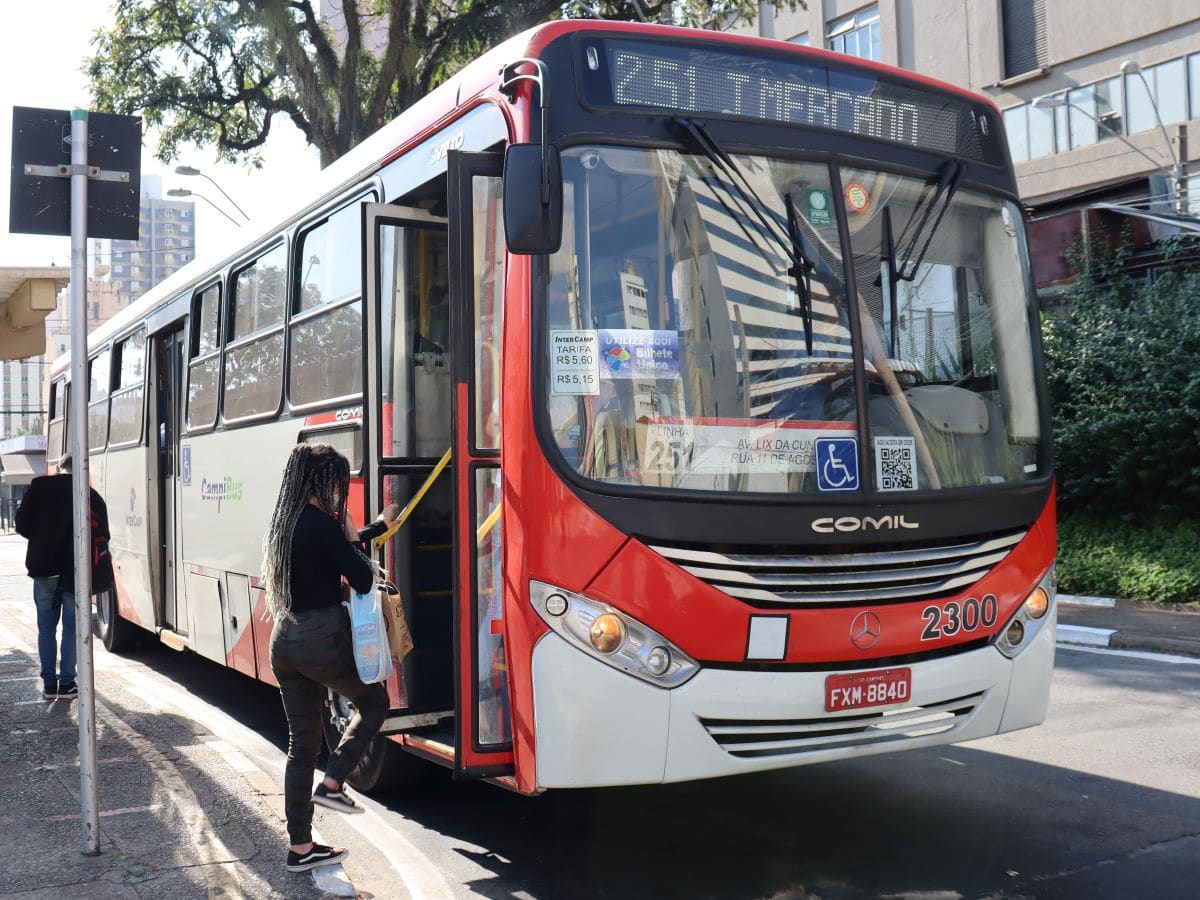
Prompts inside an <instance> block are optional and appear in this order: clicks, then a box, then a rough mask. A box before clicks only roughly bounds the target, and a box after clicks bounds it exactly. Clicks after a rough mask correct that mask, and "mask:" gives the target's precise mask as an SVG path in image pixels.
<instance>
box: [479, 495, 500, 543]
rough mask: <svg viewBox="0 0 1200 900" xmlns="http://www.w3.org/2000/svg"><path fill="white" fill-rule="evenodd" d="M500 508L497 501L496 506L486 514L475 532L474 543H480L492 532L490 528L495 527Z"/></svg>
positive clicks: (498, 519)
mask: <svg viewBox="0 0 1200 900" xmlns="http://www.w3.org/2000/svg"><path fill="white" fill-rule="evenodd" d="M501 508H502V507H501V506H500V504H499V503H497V504H496V508H495V509H493V510H492V511H491V513H489V514H488V517H487V518H486V519H484V520H483V524H482V525H480V526H479V529H478V530H477V531H476V532H475V543H476V544H482V543H483V542H484V541H485V540H487V536H488V535H489V534H491V533H492V529H493V528H495V527H496V523H497V522H499V521H500V510H501Z"/></svg>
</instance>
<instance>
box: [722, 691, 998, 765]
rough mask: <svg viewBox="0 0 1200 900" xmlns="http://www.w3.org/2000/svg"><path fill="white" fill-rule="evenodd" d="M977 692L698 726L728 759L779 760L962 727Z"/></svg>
mask: <svg viewBox="0 0 1200 900" xmlns="http://www.w3.org/2000/svg"><path fill="white" fill-rule="evenodd" d="M983 693H984V692H983V691H978V692H976V693H974V694H966V695H964V696H962V697H955V698H953V699H951V700H943V701H941V702H938V703H927V704H924V705H923V706H909V707H904V708H903V709H895V710H886V711H883V712H869V713H859V714H853V715H840V716H826V717H824V718H820V719H785V720H774V721H750V720H747V721H741V720H737V719H701V720H700V724H701V725H703V726H704V729H705V730H706V731H707V732H708V733H709V735H710V736H711V737H712V739H713V740H714V741H716V742H717V744H718V745H719V746H720V747H721V749H722V750H724V751H725V752H726V753H728V754H729V755H731V756H737V757H741V758H743V759H756V758H760V757H764V756H784V755H790V754H802V753H811V752H813V751H817V750H831V749H836V748H838V747H862V746H866V745H870V744H885V743H892V742H896V741H906V740H915V739H917V738H922V737H928V736H930V735H935V734H937V735H945V734H948V733H950V732H953V731H957V730H959V729H961V728H962V727H963V726H964V725H965V724H966V722H967V720H968V719H969V718H970V716H971V713H972V712H974V710H975V707H977V706H978V705H979V703H980V701H981V700H982V699H983Z"/></svg>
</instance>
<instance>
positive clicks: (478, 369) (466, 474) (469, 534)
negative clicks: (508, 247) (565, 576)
mask: <svg viewBox="0 0 1200 900" xmlns="http://www.w3.org/2000/svg"><path fill="white" fill-rule="evenodd" d="M500 163H501V157H500V155H499V154H494V153H462V152H452V153H451V154H450V158H449V181H450V184H449V187H450V197H451V205H450V210H451V254H452V257H453V258H454V259H455V260H457V261H458V265H456V266H454V267H453V268H452V271H451V305H452V310H453V312H452V315H451V325H452V332H453V333H452V336H451V340H452V341H453V343H454V346H455V347H456V348H458V349H459V350H460V352H461V353H462V358H461V359H460V360H459V361H458V362H457V363H456V365H455V370H454V371H455V403H456V410H455V413H456V421H457V423H458V429H457V431H456V433H455V435H454V447H455V450H454V452H455V467H454V477H455V492H456V496H457V497H458V498H459V500H460V505H459V507H458V510H457V512H458V514H457V516H456V518H455V541H454V546H455V551H456V560H455V563H456V573H457V579H456V601H457V610H456V612H457V623H456V633H457V640H458V645H457V652H458V657H459V663H458V671H459V695H458V697H457V705H456V708H457V716H456V723H457V724H456V728H457V734H456V737H455V771H456V772H458V773H459V774H460V775H466V776H488V775H504V774H510V773H511V772H512V765H513V753H512V710H511V706H510V702H511V701H510V694H509V681H508V665H507V655H506V645H505V617H504V583H505V578H504V569H503V565H504V556H503V525H502V518H503V503H502V491H501V486H502V484H503V475H502V460H501V453H500V448H501V421H502V407H501V397H502V390H501V385H502V383H503V377H502V373H503V368H502V359H501V345H502V342H501V334H502V330H503V325H504V261H505V251H504V234H503V231H504V229H503V214H502V213H503V210H502V207H501V197H502V194H503V191H502V185H501V179H500V169H501V165H500ZM464 426H465V427H464Z"/></svg>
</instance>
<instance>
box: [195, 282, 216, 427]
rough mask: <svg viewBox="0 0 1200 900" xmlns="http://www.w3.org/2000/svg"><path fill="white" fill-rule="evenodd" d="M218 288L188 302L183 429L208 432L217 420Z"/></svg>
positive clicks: (205, 291) (213, 287) (207, 290)
mask: <svg viewBox="0 0 1200 900" xmlns="http://www.w3.org/2000/svg"><path fill="white" fill-rule="evenodd" d="M220 326H221V286H220V285H219V284H214V285H212V286H211V287H209V288H207V289H206V290H204V291H203V292H201V293H199V294H197V295H196V297H195V299H194V300H193V301H192V333H191V346H190V348H189V352H188V356H189V361H188V388H187V427H188V430H189V431H196V430H198V429H202V428H211V427H212V426H213V423H215V422H216V420H217V380H218V378H219V377H220V374H221V327H220Z"/></svg>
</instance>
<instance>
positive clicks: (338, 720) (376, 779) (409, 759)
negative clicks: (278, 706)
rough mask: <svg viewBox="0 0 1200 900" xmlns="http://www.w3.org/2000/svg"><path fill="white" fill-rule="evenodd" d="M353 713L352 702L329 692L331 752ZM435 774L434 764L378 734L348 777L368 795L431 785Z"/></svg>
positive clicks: (327, 723)
mask: <svg viewBox="0 0 1200 900" xmlns="http://www.w3.org/2000/svg"><path fill="white" fill-rule="evenodd" d="M353 711H354V706H353V704H352V703H350V701H348V700H347V699H346V698H345V697H343V696H341V695H340V694H338V693H336V692H334V691H332V690H329V689H328V688H327V689H326V694H325V715H324V716H323V718H322V726H323V729H324V732H325V747H326V749H327V750H328V751H330V752H332V751H333V749H334V748H335V747H336V746H337V745H338V741H340V740H341V739H342V733H343V732H344V731H345V730H346V726H347V724H348V723H349V719H350V716H351V715H352V714H353ZM435 774H436V773H435V772H434V766H433V764H432V763H427V762H425V761H424V760H422V759H419V758H417V757H416V756H413V755H412V754H411V753H407V752H405V751H404V750H403V749H402V748H401V747H400V746H399V745H398V744H397V743H396V742H395V741H392V740H389V739H388V738H386V737H383V736H382V735H376V736H375V737H374V738H372V739H371V742H370V743H369V744H368V745H367V750H366V752H365V753H364V754H363V757H362V759H361V760H359V763H358V765H357V766H355V767H354V768H353V769H352V770H351V771H350V774H349V775H347V776H346V783H347V784H349V785H350V787H352V788H354V789H355V790H358V791H362V792H363V793H364V794H386V793H389V792H391V791H396V790H400V789H401V788H406V789H411V788H414V787H417V786H420V785H423V784H427V783H429V781H430V779H431V776H434V775H435Z"/></svg>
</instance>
